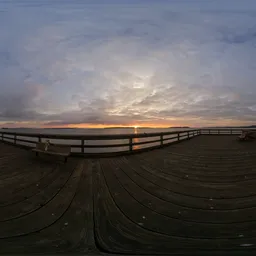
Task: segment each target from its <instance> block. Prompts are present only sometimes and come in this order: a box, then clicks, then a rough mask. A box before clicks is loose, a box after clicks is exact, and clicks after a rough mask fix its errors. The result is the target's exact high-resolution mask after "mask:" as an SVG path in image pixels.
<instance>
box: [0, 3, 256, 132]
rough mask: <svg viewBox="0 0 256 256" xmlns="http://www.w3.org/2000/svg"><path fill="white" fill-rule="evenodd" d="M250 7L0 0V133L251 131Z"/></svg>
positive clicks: (254, 48)
mask: <svg viewBox="0 0 256 256" xmlns="http://www.w3.org/2000/svg"><path fill="white" fill-rule="evenodd" d="M255 60H256V1H255V0H243V1H241V0H179V1H177V0H173V1H171V0H170V1H167V0H157V1H156V0H155V1H153V0H137V1H135V0H109V1H107V0H105V1H104V0H98V1H97V0H94V1H92V0H91V1H86V0H72V1H71V0H70V1H67V0H62V1H60V0H50V1H49V0H37V1H34V0H33V1H32V0H0V78H1V80H0V127H21V126H22V127H80V128H82V127H104V126H112V125H113V126H120V125H123V126H130V125H131V126H133V125H138V126H152V127H161V126H191V127H200V126H215V125H216V126H221V125H251V124H256V84H255V82H256V61H255Z"/></svg>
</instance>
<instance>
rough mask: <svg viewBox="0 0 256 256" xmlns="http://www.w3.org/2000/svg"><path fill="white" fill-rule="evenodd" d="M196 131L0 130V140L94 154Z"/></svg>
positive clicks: (196, 132) (131, 149)
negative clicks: (94, 132) (86, 132)
mask: <svg viewBox="0 0 256 256" xmlns="http://www.w3.org/2000/svg"><path fill="white" fill-rule="evenodd" d="M198 135H200V130H199V129H194V130H184V131H172V132H160V133H133V134H113V135H84V134H74V135H67V134H42V133H20V132H9V131H0V140H2V141H4V142H8V143H12V144H15V145H20V146H24V147H29V148H33V147H35V145H36V143H38V142H45V141H46V140H50V142H51V143H54V144H64V145H69V146H71V149H72V154H76V155H79V154H88V155H93V154H94V155H98V154H105V153H111V154H113V153H129V152H135V151H136V152H137V151H143V150H148V149H153V148H158V147H163V146H165V145H169V144H171V143H175V142H180V141H182V140H187V139H190V138H193V137H195V136H198Z"/></svg>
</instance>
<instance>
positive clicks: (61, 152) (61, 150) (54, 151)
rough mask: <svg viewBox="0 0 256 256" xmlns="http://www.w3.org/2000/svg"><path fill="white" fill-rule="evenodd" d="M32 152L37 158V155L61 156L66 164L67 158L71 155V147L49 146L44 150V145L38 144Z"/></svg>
mask: <svg viewBox="0 0 256 256" xmlns="http://www.w3.org/2000/svg"><path fill="white" fill-rule="evenodd" d="M32 151H33V152H36V156H38V154H39V153H42V154H47V155H55V156H63V157H64V159H65V162H67V158H68V156H69V155H70V153H71V147H70V146H68V145H56V144H49V145H48V148H47V150H45V143H43V142H39V143H37V144H36V147H35V148H33V149H32Z"/></svg>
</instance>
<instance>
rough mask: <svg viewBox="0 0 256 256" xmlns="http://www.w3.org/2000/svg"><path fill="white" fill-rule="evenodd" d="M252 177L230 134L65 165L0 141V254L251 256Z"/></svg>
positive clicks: (254, 243) (254, 244)
mask: <svg viewBox="0 0 256 256" xmlns="http://www.w3.org/2000/svg"><path fill="white" fill-rule="evenodd" d="M255 171H256V144H255V143H254V142H244V143H243V142H242V143H241V142H238V141H236V137H235V136H234V137H232V136H224V135H222V136H220V137H218V136H206V135H202V136H198V137H197V138H194V139H193V140H188V141H183V142H182V143H180V144H174V145H171V146H169V147H166V148H162V149H156V150H154V151H150V152H144V153H140V154H135V155H128V156H127V155H125V156H118V157H111V158H93V159H84V158H72V157H71V158H70V161H68V162H67V163H66V164H63V163H62V162H60V161H55V159H54V158H52V157H50V158H48V157H41V158H36V157H35V156H34V154H32V153H31V152H30V151H27V150H24V149H20V148H16V147H13V146H11V145H6V144H2V143H0V253H6V254H7V253H28V254H29V253H48V254H49V253H61V254H63V253H65V254H69V253H72V254H74V253H76V254H90V255H99V254H101V255H115V254H121V255H122V254H125V255H135V254H137V255H138V254H145V255H155V254H158V255H166V254H173V255H177V254H178V255H179V254H180V255H255V253H256V176H255V173H256V172H255Z"/></svg>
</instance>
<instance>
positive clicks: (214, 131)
mask: <svg viewBox="0 0 256 256" xmlns="http://www.w3.org/2000/svg"><path fill="white" fill-rule="evenodd" d="M243 130H249V131H255V132H256V129H250V128H203V129H200V134H201V135H238V134H241V132H242V131H243Z"/></svg>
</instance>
